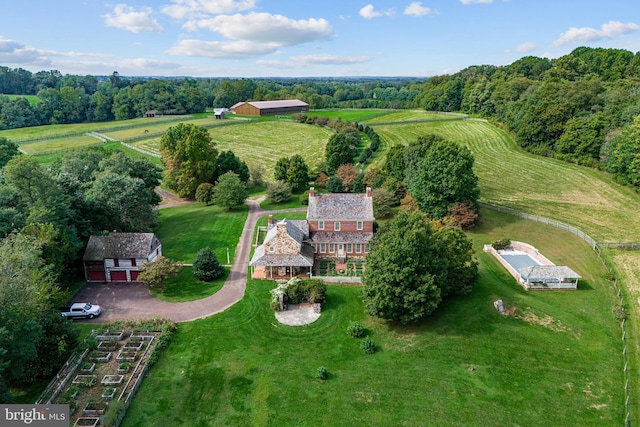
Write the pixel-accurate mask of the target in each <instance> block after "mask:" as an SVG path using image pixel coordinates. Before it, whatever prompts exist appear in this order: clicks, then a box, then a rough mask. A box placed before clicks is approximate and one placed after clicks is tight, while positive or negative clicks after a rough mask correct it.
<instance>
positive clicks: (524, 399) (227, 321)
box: [122, 211, 624, 427]
mask: <svg viewBox="0 0 640 427" xmlns="http://www.w3.org/2000/svg"><path fill="white" fill-rule="evenodd" d="M483 218H484V221H483V224H482V226H480V227H479V228H478V229H477V230H476V231H474V233H472V235H471V236H472V238H473V240H474V246H475V247H476V249H479V248H480V247H481V245H482V244H484V243H486V242H488V241H491V240H495V239H497V238H499V237H504V236H510V237H512V238H514V239H515V238H518V239H521V240H525V241H530V242H532V243H533V244H536V245H539V246H538V247H539V249H540V250H541V251H543V252H544V253H545V254H546V255H548V256H549V257H550V258H551V259H552V260H554V261H557V262H566V263H569V264H570V265H571V266H572V267H573V268H575V269H576V270H578V271H580V273H581V274H582V275H583V277H584V282H583V284H582V288H581V290H580V291H576V292H537V293H536V292H529V293H527V292H525V291H524V290H522V288H521V287H520V286H519V285H517V284H516V283H515V281H514V280H513V279H512V278H511V276H509V275H508V274H507V273H506V271H505V270H504V269H503V268H502V267H501V266H500V265H499V264H498V262H497V261H496V260H495V259H493V258H491V257H489V256H488V255H486V254H484V253H482V252H479V253H478V255H479V260H480V270H481V279H480V281H479V283H478V285H477V286H476V288H475V289H474V291H473V292H472V293H471V294H470V295H468V296H465V297H459V298H455V299H453V300H450V301H448V302H446V303H445V304H443V305H442V306H441V308H439V309H438V310H437V312H436V313H435V314H434V315H433V316H432V317H430V318H429V319H427V320H426V321H424V322H422V323H420V324H417V325H410V326H402V325H398V324H394V323H387V322H382V321H379V320H377V319H373V318H370V317H368V316H367V315H366V314H365V313H364V307H363V304H362V297H361V290H360V288H359V287H354V286H335V285H332V286H329V287H328V290H327V303H326V304H325V305H324V307H323V314H322V315H321V317H320V319H319V320H317V321H316V322H314V323H313V324H311V325H308V326H303V327H289V326H284V325H281V324H279V323H278V322H277V321H276V319H275V318H274V315H273V312H272V311H271V309H270V308H269V303H268V301H269V289H270V288H272V287H273V286H274V284H273V283H272V282H269V281H249V283H248V286H247V291H246V294H245V297H244V298H243V300H242V301H241V302H239V303H238V304H236V305H234V306H233V307H231V308H230V309H229V310H227V311H225V312H223V313H221V314H218V315H216V316H213V317H211V318H209V319H203V320H198V321H195V322H189V323H183V324H180V325H179V328H178V330H177V332H176V333H175V335H174V338H173V340H172V342H171V344H170V345H169V347H168V349H167V351H166V352H165V353H164V354H163V355H162V356H161V357H160V359H159V361H158V363H157V364H156V365H155V366H154V367H153V368H152V369H151V371H150V372H149V374H148V376H147V377H146V378H145V380H144V382H143V383H142V386H141V388H140V390H139V392H138V394H137V396H136V398H135V399H134V401H133V403H132V405H131V407H130V409H129V411H128V413H127V416H126V417H125V419H124V422H123V424H122V425H123V426H125V427H131V426H148V425H166V426H169V425H171V426H182V425H184V426H195V425H203V426H204V425H206V426H218V425H220V426H222V425H233V426H271V425H277V426H304V425H308V426H311V425H323V426H344V425H349V426H373V425H375V426H386V425H531V426H534V425H535V426H558V425H595V424H604V425H611V424H615V423H619V422H620V420H621V419H623V418H624V416H623V408H624V405H623V401H624V398H623V394H622V391H623V390H622V387H621V386H622V384H623V378H622V370H621V364H622V358H621V356H620V344H619V339H620V336H619V335H620V329H619V327H618V326H617V323H616V322H615V320H614V319H613V313H612V312H611V306H612V304H613V303H614V301H615V299H614V298H615V296H614V294H613V292H612V290H611V288H610V286H609V285H608V282H606V280H604V270H603V268H602V265H601V263H600V262H599V260H598V259H597V257H596V256H595V254H594V253H593V252H592V251H591V249H590V248H589V246H588V245H586V244H585V243H584V242H583V241H581V240H580V239H578V238H577V237H575V236H573V235H570V234H568V233H566V232H561V231H558V230H555V229H553V228H550V227H547V226H543V225H541V224H535V223H534V224H531V223H530V222H528V221H524V220H520V219H517V218H514V217H510V216H505V215H501V214H498V213H495V212H490V211H487V212H483ZM497 298H502V299H503V300H504V301H505V303H506V304H507V307H508V308H509V310H510V315H507V316H503V315H500V314H498V313H497V312H496V311H495V309H494V308H493V305H492V302H493V301H494V300H495V299H497ZM354 320H359V321H361V322H363V323H364V324H365V327H366V329H367V332H368V334H369V335H370V336H371V337H372V340H373V341H374V342H375V343H376V345H377V346H378V348H379V351H378V352H377V353H376V354H373V355H366V354H364V353H363V352H362V351H361V350H360V342H359V340H357V339H354V338H350V337H348V336H347V334H346V328H347V325H348V324H349V322H351V321H354ZM319 366H325V367H326V368H327V369H328V370H329V378H328V380H326V381H319V380H316V379H315V378H314V375H315V371H316V369H317V368H318V367H319Z"/></svg>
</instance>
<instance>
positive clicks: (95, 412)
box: [38, 330, 163, 426]
mask: <svg viewBox="0 0 640 427" xmlns="http://www.w3.org/2000/svg"><path fill="white" fill-rule="evenodd" d="M162 334H163V332H162V331H144V333H140V332H134V333H132V331H130V330H129V331H127V330H117V331H104V332H102V333H101V334H99V335H94V339H95V340H96V341H97V345H95V346H94V349H93V350H87V351H85V352H84V353H83V354H82V355H81V356H80V357H76V358H75V359H73V363H72V365H73V367H74V368H73V369H72V370H71V371H70V372H68V373H65V378H66V380H65V381H62V382H57V383H55V384H54V383H52V387H51V386H50V387H49V388H48V390H49V389H53V387H55V391H53V392H50V393H46V394H45V393H43V396H50V397H48V398H42V397H41V399H39V401H38V403H43V404H49V403H58V404H68V405H69V408H70V414H71V418H72V420H73V423H72V425H77V426H93V425H97V424H98V423H100V424H101V425H102V424H112V423H114V422H115V420H116V419H121V418H122V416H123V415H124V411H125V410H126V406H127V405H128V403H129V401H130V398H131V397H132V395H133V393H135V390H136V389H137V387H138V385H139V383H140V381H141V379H142V378H143V377H144V374H145V372H146V368H147V361H148V359H149V356H150V355H151V353H152V352H153V351H154V347H155V344H156V342H157V339H158V338H159V337H161V336H162ZM120 401H121V402H120ZM115 402H117V404H115ZM110 405H111V406H112V407H113V410H112V411H110V410H109V408H110ZM104 418H107V419H109V420H110V422H109V423H105V422H104V421H99V420H101V419H104ZM116 424H117V423H116Z"/></svg>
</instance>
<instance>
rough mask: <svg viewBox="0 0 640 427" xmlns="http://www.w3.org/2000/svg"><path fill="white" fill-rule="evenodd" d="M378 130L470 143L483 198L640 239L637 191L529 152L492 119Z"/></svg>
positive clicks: (389, 136) (599, 235) (600, 236)
mask: <svg viewBox="0 0 640 427" xmlns="http://www.w3.org/2000/svg"><path fill="white" fill-rule="evenodd" d="M399 114H401V113H399ZM392 117H393V115H388V116H386V118H387V119H390V118H392ZM364 123H366V124H369V123H368V122H364ZM371 125H373V123H371ZM374 129H375V130H376V132H377V133H378V134H379V135H380V136H381V137H382V139H383V140H385V141H386V142H387V143H388V144H389V145H394V144H408V143H409V142H410V141H414V140H416V139H417V138H418V137H419V136H422V135H425V134H429V133H432V134H437V135H441V136H443V137H445V138H447V139H449V140H452V141H455V142H458V143H460V144H463V145H466V146H468V147H469V148H470V149H471V151H472V152H473V155H474V156H475V165H474V170H475V173H476V175H478V178H479V186H480V191H481V196H480V197H481V199H482V200H484V201H487V202H491V203H495V204H499V205H502V206H507V207H511V208H514V209H519V210H522V211H525V212H528V213H532V214H536V215H540V216H544V217H548V218H553V219H556V220H559V221H562V222H566V223H568V224H570V225H573V226H575V227H578V228H580V229H581V230H582V231H584V232H585V233H587V234H589V235H590V236H591V237H593V238H594V239H596V240H597V241H603V240H608V241H623V242H624V241H636V242H638V241H640V215H639V214H638V212H640V195H638V193H636V192H635V191H633V190H632V189H630V188H628V187H624V186H622V185H619V184H617V183H615V182H614V181H613V180H612V179H610V177H609V176H607V175H606V174H604V173H602V172H600V171H597V170H594V169H589V168H585V167H581V166H577V165H573V164H568V163H565V162H561V161H559V160H555V159H550V158H547V157H540V156H535V155H532V154H528V153H525V152H524V151H522V150H521V149H520V148H518V147H517V146H516V143H515V141H514V140H513V139H512V138H511V137H510V136H509V135H508V134H507V133H506V132H504V131H502V130H500V129H498V128H496V127H495V126H493V125H491V124H489V123H487V122H484V121H479V120H451V121H436V122H429V123H404V124H403V123H401V121H400V122H399V124H393V125H379V126H374ZM381 160H383V158H382V159H381Z"/></svg>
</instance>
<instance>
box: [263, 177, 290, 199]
mask: <svg viewBox="0 0 640 427" xmlns="http://www.w3.org/2000/svg"><path fill="white" fill-rule="evenodd" d="M290 198H291V186H290V185H289V184H287V183H286V182H285V181H275V182H272V183H271V184H269V186H268V187H267V199H268V200H269V201H270V202H272V203H276V204H277V203H284V202H286V201H288V200H289V199H290Z"/></svg>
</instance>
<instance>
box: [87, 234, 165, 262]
mask: <svg viewBox="0 0 640 427" xmlns="http://www.w3.org/2000/svg"><path fill="white" fill-rule="evenodd" d="M158 246H160V241H159V240H158V238H157V237H156V235H155V234H153V233H109V235H107V236H90V237H89V243H87V249H86V250H85V252H84V257H83V258H82V259H83V260H84V261H102V260H104V259H107V258H108V259H112V258H113V259H115V258H147V257H148V256H149V254H150V253H151V252H152V251H154V250H155V249H156V248H157V247H158Z"/></svg>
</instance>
